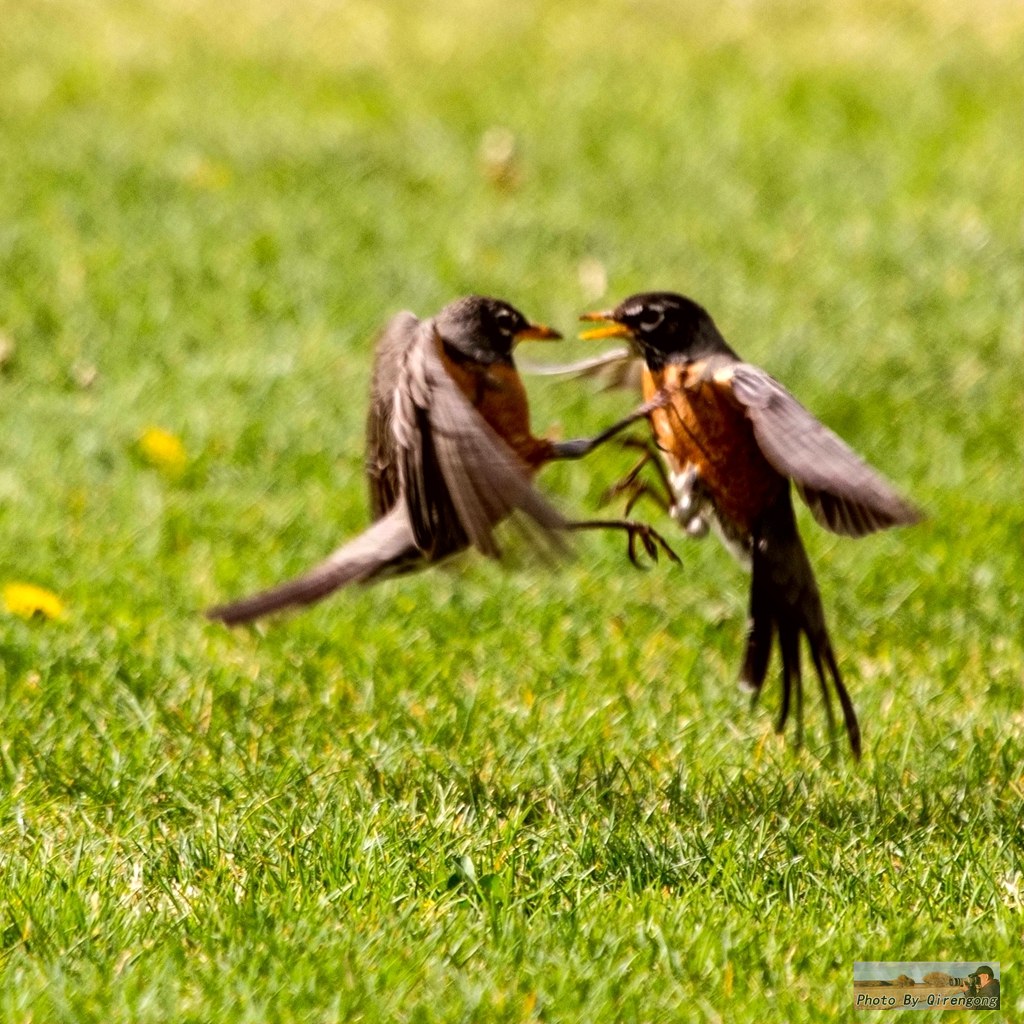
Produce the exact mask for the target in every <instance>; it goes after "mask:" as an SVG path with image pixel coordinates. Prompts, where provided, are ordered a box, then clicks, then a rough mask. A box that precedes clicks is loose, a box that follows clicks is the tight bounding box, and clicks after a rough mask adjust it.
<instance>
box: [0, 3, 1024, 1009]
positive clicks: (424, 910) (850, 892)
mask: <svg viewBox="0 0 1024 1024" xmlns="http://www.w3.org/2000/svg"><path fill="white" fill-rule="evenodd" d="M680 6H682V5H677V4H674V3H667V2H666V3H660V2H651V3H644V4H626V3H617V2H616V3H608V4H604V5H595V4H593V3H584V2H582V0H571V2H567V3H563V4H558V5H554V4H552V5H542V4H526V5H515V4H508V3H506V4H500V3H496V2H494V0H477V2H475V3H472V4H469V5H461V4H455V3H444V2H439V3H433V4H430V5H422V4H414V3H412V2H408V0H400V2H395V3H392V4H388V5H380V4H376V3H371V2H369V0H365V2H364V0H357V2H354V3H351V4H345V5H337V7H334V6H330V5H315V4H312V3H309V4H306V3H300V4H284V3H280V2H279V0H258V2H256V3H254V4H250V5H229V4H227V3H223V2H221V0H212V2H208V3H204V4H193V5H184V4H176V3H165V2H159V0H150V2H143V0H110V2H103V3H87V2H85V0H80V2H72V0H67V2H52V3H48V2H43V0H13V2H8V3H7V4H6V5H5V7H4V14H3V22H4V28H3V31H2V32H0V154H2V159H0V335H2V336H3V338H4V339H6V341H5V342H4V343H3V344H0V352H4V353H6V354H5V355H3V356H0V363H2V368H0V584H2V583H5V582H8V581H16V580H20V581H28V582H34V583H37V584H39V585H42V586H45V587H48V588H50V589H51V590H53V591H54V592H56V593H57V594H58V595H59V596H60V598H61V599H62V600H63V601H64V603H65V605H66V607H67V614H66V616H65V618H64V619H63V620H59V621H49V622H43V621H29V622H24V621H22V620H20V619H17V618H15V617H13V616H10V615H3V616H0V649H2V661H0V851H2V852H0V863H2V865H3V871H2V879H0V910H2V916H0V1020H4V1021H7V1020H10V1021H18V1022H28V1021H33V1022H36V1021H38V1022H44V1021H45V1022H50V1021H159V1020H177V1021H209V1020H227V1021H251V1022H263V1021H295V1020H303V1021H330V1020H337V1021H347V1020H365V1021H385V1020H403V1021H416V1022H432V1021H456V1020H464V1021H468V1020H478V1021H485V1020H486V1021H490V1020H497V1021H535V1020H544V1021H611V1020H643V1021H655V1020H666V1021H667V1020H673V1021H674V1020H696V1021H729V1022H733V1021H751V1022H753V1021H758V1022H760V1021H767V1020H773V1021H774V1020H779V1021H781V1020H791V1021H797V1020H800V1021H803V1020H807V1021H832V1020H835V1019H838V1018H843V1017H844V1016H845V1017H847V1018H852V1017H853V1016H854V1014H853V1013H852V1011H848V1009H847V1008H848V1006H849V1004H850V996H851V980H852V962H853V961H854V960H884V959H899V960H906V959H915V958H916V959H928V960H941V959H950V960H959V959H964V958H971V957H979V958H984V959H993V960H999V961H1001V963H1002V969H1003V978H1004V986H1003V990H1004V1001H1005V1003H1006V1005H1007V1007H1008V1008H1007V1010H1006V1011H1005V1012H1004V1014H1003V1018H1002V1019H1005V1020H1008V1021H1012V1020H1019V1019H1021V1018H1022V1017H1024V997H1022V996H1021V994H1020V993H1021V984H1020V978H1019V970H1018V968H1019V965H1020V960H1021V958H1020V955H1019V951H1020V948H1021V942H1022V939H1024V926H1022V920H1024V916H1022V914H1021V901H1022V886H1024V861H1022V853H1021V850H1022V848H1024V835H1022V826H1021V820H1022V817H1024V741H1022V738H1021V737H1022V731H1024V712H1022V701H1021V684H1022V671H1021V666H1022V664H1024V642H1022V638H1021V633H1022V631H1021V620H1022V600H1021V584H1020V581H1021V579H1024V554H1022V543H1021V542H1022V525H1024V524H1022V513H1021V490H1020V489H1021V466H1022V461H1024V452H1022V441H1021V429H1020V424H1021V416H1022V412H1024V410H1022V403H1021V397H1020V396H1021V371H1020V358H1021V334H1022V326H1024V317H1022V313H1021V309H1022V306H1021V299H1022V293H1024V289H1022V287H1021V265H1022V264H1021V256H1022V254H1021V246H1020V182H1021V180H1022V170H1024V166H1022V160H1021V156H1020V152H1019V150H1020V147H1019V143H1018V139H1019V128H1020V124H1019V121H1020V118H1019V106H1020V104H1019V85H1020V76H1021V71H1022V67H1024V62H1022V56H1024V18H1022V17H1021V15H1020V11H1019V8H1018V7H1017V5H1015V4H1013V3H1011V2H1009V0H1007V2H1005V3H1003V2H999V0H983V2H981V3H980V4H976V5H971V11H972V13H967V7H966V6H964V5H961V4H954V3H952V2H944V0H937V2H932V3H923V2H920V3H919V2H913V0H903V2H900V3H876V2H873V0H855V2H854V3H852V4H844V5H841V7H840V5H824V4H822V5H813V4H807V3H802V2H795V0H794V2H787V3H784V4H778V5H774V4H773V5H771V7H770V9H769V7H768V5H758V4H750V5H734V6H729V5H721V4H718V5H712V6H709V7H707V8H706V9H705V8H703V7H699V6H697V5H694V6H693V7H687V8H686V10H682V11H681V10H679V9H678V8H679V7H680ZM237 7H242V8H243V9H242V10H239V9H237ZM961 8H963V10H961ZM426 9H429V13H425V10H426ZM495 127H501V128H505V129H507V130H509V131H511V132H512V133H513V134H514V136H515V139H516V142H517V165H516V181H515V182H514V183H513V185H512V187H509V188H505V187H500V186H498V185H495V184H494V182H493V181H491V180H490V178H489V177H488V175H487V173H486V169H485V168H484V167H483V166H482V164H481V158H480V147H481V142H482V139H483V138H484V136H485V134H486V133H487V132H488V130H490V129H492V128H495ZM595 263H596V264H599V265H600V267H601V268H603V271H604V272H605V273H606V275H607V289H606V291H605V292H604V293H602V294H596V291H597V289H595V288H594V287H593V285H592V284H588V283H587V280H588V276H587V274H586V273H581V267H582V268H584V269H585V268H586V267H587V266H590V267H591V270H590V275H589V276H590V278H592V277H593V276H594V269H593V264H595ZM597 276H600V275H599V274H598V275H597ZM599 287H600V286H599V285H598V288H599ZM652 287H669V288H674V289H677V290H682V291H685V292H687V293H689V294H691V295H693V296H694V297H696V298H697V299H699V300H700V301H702V302H703V303H704V304H705V305H707V306H708V307H709V308H710V309H711V311H712V312H713V314H714V315H715V316H716V319H717V320H718V322H719V324H720V326H721V327H722V328H723V330H724V332H725V333H726V336H727V337H728V338H729V339H730V340H731V341H732V342H733V344H734V345H735V346H736V347H737V348H738V349H739V351H740V352H741V353H742V354H743V355H744V356H745V357H747V358H749V359H751V360H752V361H756V362H758V363H760V364H762V365H764V366H766V367H767V368H769V369H770V370H771V371H772V372H773V373H775V374H776V375H777V376H779V377H780V378H782V379H783V380H784V381H786V383H787V384H788V385H789V386H790V387H791V388H792V389H793V390H794V391H795V392H796V393H797V394H798V395H799V396H800V397H801V399H802V400H804V402H805V403H806V404H808V405H809V406H810V407H811V408H812V409H814V410H815V411H816V412H817V413H818V414H819V415H820V416H821V417H822V418H823V419H824V420H825V421H826V422H828V423H829V424H830V425H832V426H833V427H834V428H836V429H837V430H839V431H840V432H841V433H842V434H843V435H844V436H845V437H847V438H848V439H849V440H850V441H851V443H853V444H854V445H855V446H856V447H857V448H858V449H859V450H861V451H863V452H864V453H865V454H867V455H868V456H869V457H870V458H871V459H872V460H873V461H874V462H875V463H876V464H877V465H878V466H880V467H881V468H882V469H883V470H884V471H885V472H886V473H887V474H888V475H889V476H891V477H892V478H893V479H894V480H895V481H897V482H898V483H899V485H900V486H901V487H902V488H903V489H905V490H906V491H907V492H908V493H909V494H911V495H912V496H913V497H914V498H915V499H916V500H917V501H919V502H920V503H921V504H922V505H923V506H924V507H925V508H926V509H927V510H928V513H929V520H928V521H927V523H925V524H924V525H922V526H920V527H916V528H914V529H912V530H904V531H899V532H897V533H893V534H892V535H885V536H879V537H874V538H871V539H868V540H865V541H861V542H857V543H854V542H848V541H843V540H839V539H836V538H832V537H829V536H827V535H825V534H824V533H822V532H821V531H820V530H818V529H816V528H815V527H814V526H813V524H812V523H811V521H810V518H809V517H808V516H806V515H804V514H801V524H802V526H803V532H804V535H805V540H806V543H807V545H808V548H809V550H810V552H811V557H812V560H813V562H814V564H815V566H816V569H817V572H818V575H819V581H820V584H821V587H822V591H823V595H824V599H825V603H826V608H827V612H828V615H829V619H830V623H831V626H832V630H833V633H834V638H835V641H836V646H837V649H838V652H839V657H840V661H841V664H842V666H843V669H844V671H845V673H846V675H847V681H848V683H849V685H850V688H851V690H852V691H853V694H854V698H855V701H856V703H857V706H858V708H859V710H860V713H861V718H862V721H863V723H864V728H865V741H866V753H865V758H864V761H863V763H862V764H860V765H855V764H853V763H852V762H851V761H850V760H849V759H848V758H845V757H832V756H830V755H829V754H828V746H827V735H826V732H825V729H824V722H823V719H824V716H823V714H822V710H821V708H820V704H819V701H818V698H817V695H816V693H815V692H813V691H811V693H810V699H809V701H808V737H807V747H806V748H805V750H804V751H802V752H798V751H795V750H793V748H792V745H791V744H787V743H785V742H784V741H781V740H779V739H778V738H777V737H776V736H775V735H774V733H773V731H772V723H773V715H774V711H775V708H776V707H777V701H778V685H777V682H775V681H774V676H773V683H772V686H771V688H770V689H769V691H768V693H766V695H765V700H764V704H763V706H762V707H760V708H758V709H757V710H756V711H755V712H754V713H751V712H750V711H749V710H748V708H747V706H746V702H745V699H744V698H743V696H742V695H741V694H739V693H738V692H737V690H736V688H735V686H734V682H733V680H734V675H735V672H736V668H737V665H738V660H739V656H740V651H741V640H742V631H743V625H744V614H745V600H746V595H745V588H746V580H745V578H744V577H743V575H742V573H741V572H740V571H739V570H738V569H737V568H736V566H735V565H734V564H733V563H732V562H731V561H730V559H729V556H728V555H727V554H726V553H725V552H724V551H722V550H721V549H720V547H719V546H717V545H716V544H714V543H713V542H709V543H706V544H697V543H689V542H686V541H685V540H684V539H683V538H681V537H680V538H679V544H678V547H679V549H680V550H681V552H682V554H683V555H684V558H685V564H684V566H683V567H682V568H676V567H672V566H667V565H661V566H659V567H658V568H657V569H655V570H654V571H651V572H649V573H646V574H641V573H637V572H634V571H632V570H631V569H630V568H629V567H628V565H627V564H626V563H625V560H624V558H623V551H622V545H621V544H620V541H619V540H618V539H617V538H600V537H587V538H585V539H583V540H582V541H581V542H580V544H579V546H578V551H577V557H576V559H575V560H574V561H573V562H572V563H570V564H569V565H568V566H566V567H564V568H563V569H560V570H559V571H554V572H553V571H549V570H546V569H545V568H544V567H543V566H540V565H538V564H536V563H535V562H532V561H531V560H530V559H529V558H527V557H522V556H517V557H514V558H513V559H512V562H511V565H510V566H509V567H507V568H503V567H497V566H493V565H490V564H485V563H483V562H482V561H481V560H479V559H474V558H472V557H468V558H466V559H464V560H462V561H461V562H460V563H459V564H458V565H456V566H454V567H451V568H448V569H445V570H442V571H435V572H433V573H429V574H424V575H422V576H419V577H415V578H410V579H407V580H403V581H401V582H397V583H390V584H386V585H384V586H381V587H379V588H376V589H371V590H365V591H355V592H351V593H346V594H344V595H342V596H340V597H338V598H337V599H335V600H333V601H331V602H328V603H326V604H324V605H321V606H319V607H317V608H315V609H313V610H311V611H310V612H308V613H307V614H304V615H301V616H295V617H292V618H289V619H286V620H280V621H277V622H274V623H272V624H271V625H269V626H267V627H266V628H265V629H264V628H261V629H260V630H259V631H242V632H237V633H231V632H228V631H226V630H223V629H220V628H217V627H215V626H213V625H210V624H207V623H205V622H204V621H203V620H202V618H201V617H200V615H199V614H198V612H199V610H200V609H202V608H203V607H204V606H206V605H208V604H210V603H212V602H214V601H217V600H222V599H225V598H227V597H229V596H234V595H237V594H241V593H242V592H244V591H246V590H247V589H250V588H254V587H258V586H261V585H264V584H267V583H269V582H272V581H275V580H277V579H280V578H282V577H283V576H284V575H285V574H286V573H289V572H292V571H295V570H298V569H300V568H302V567H304V566H305V565H307V564H308V563H310V562H312V561H313V560H314V559H316V558H318V557H319V556H321V555H322V554H323V553H325V552H326V551H327V550H329V549H330V548H331V547H332V545H334V544H335V543H336V542H337V541H338V539H339V538H340V537H342V536H345V535H349V534H352V533H354V532H355V531H357V530H358V529H360V527H361V526H362V524H363V523H364V522H365V519H366V512H365V494H364V491H365V488H364V485H363V482H362V479H361V446H362V436H361V435H362V422H363V416H364V405H365V402H364V393H365V386H366V380H367V376H368V372H369V359H370V348H371V344H372V337H373V333H374V331H375V329H376V328H377V327H378V326H379V324H380V323H381V322H382V321H383V319H384V318H385V317H386V316H387V315H389V314H390V313H391V312H393V311H395V310H398V309H400V308H412V309H414V310H417V311H419V312H420V313H423V314H428V313H430V312H432V311H434V310H436V309H437V308H438V307H439V306H440V305H441V304H443V303H444V302H445V301H447V300H448V299H450V298H452V297H454V296H456V295H459V294H462V293H465V292H468V291H471V290H474V291H483V292H491V293H496V294H499V295H502V296H505V297H508V298H510V299H512V300H513V301H515V302H516V303H517V304H518V305H520V306H522V308H523V309H524V310H525V311H526V312H527V313H528V314H529V315H531V316H534V317H537V318H540V319H545V320H548V321H550V322H553V323H555V324H556V325H560V326H561V327H562V328H563V329H564V330H567V331H570V330H571V329H572V324H573V322H574V318H575V316H576V315H577V314H578V313H579V312H580V311H582V310H584V309H588V308H594V307H595V306H600V305H602V304H606V303H607V302H608V301H609V300H614V299H617V298H621V297H622V296H624V295H626V294H628V293H629V292H631V291H634V290H637V289H641V288H652ZM584 351H586V349H585V347H584V346H583V345H579V346H577V345H576V344H575V343H570V344H568V345H566V346H565V347H564V348H563V350H562V352H563V353H564V354H566V355H574V354H580V353H582V352H584ZM543 354H545V355H546V354H547V353H543ZM530 389H531V396H532V398H533V401H534V415H535V421H536V424H537V425H538V428H545V427H547V425H548V424H552V425H554V426H555V427H557V428H558V429H559V430H561V432H562V433H564V434H566V435H572V434H576V433H583V432H590V431H593V430H594V429H596V428H597V427H598V426H600V425H603V424H605V423H607V422H609V421H610V420H611V419H612V418H613V417H616V416H617V415H618V414H619V413H620V412H621V411H622V410H623V409H624V407H625V404H624V400H623V399H621V398H617V397H614V396H608V395H600V394H594V393H591V392H590V391H589V390H588V389H587V388H586V387H582V386H578V385H575V384H571V383H570V384H566V383H564V382H556V381H551V380H547V379H544V380H536V381H531V382H530ZM150 425H158V426H161V427H163V428H166V429H168V430H171V431H173V432H175V433H177V434H178V435H180V436H181V438H182V439H183V441H184V443H185V446H186V449H187V452H188V455H189V462H188V466H187V468H186V470H185V472H184V473H183V474H181V475H180V476H177V477H175V476H172V475H169V474H165V473H161V472H160V471H159V470H157V469H155V468H153V467H152V466H150V465H148V464H147V463H146V462H145V460H144V459H142V458H140V456H139V453H138V449H137V442H138V438H139V436H140V435H141V433H142V432H143V431H144V430H145V429H146V428H147V427H148V426H150ZM623 458H624V457H623V456H619V455H616V454H614V453H606V454H604V455H602V456H600V457H598V458H595V459H593V460H592V461H590V462H589V463H586V464H584V465H581V466H580V465H577V466H572V467H569V466H562V467H553V468H552V469H550V470H549V471H547V472H546V474H545V475H544V477H543V480H542V483H543V486H544V487H545V489H546V490H548V491H549V492H550V493H551V494H552V495H554V496H555V498H556V500H558V501H559V502H560V504H562V505H563V506H564V507H565V508H568V509H573V510H581V511H586V510H588V509H593V508H594V507H595V505H596V501H597V497H598V495H599V494H600V492H601V490H602V488H603V487H604V486H605V485H606V484H607V483H609V482H610V481H611V480H612V479H614V478H615V476H616V474H617V472H618V471H619V470H620V468H621V466H622V465H623ZM661 525H662V526H664V527H665V528H666V530H669V529H671V524H667V523H661ZM998 1016H999V1015H998V1014H990V1015H989V1016H988V1017H983V1018H980V1019H995V1018H997V1017H998ZM928 1019H931V1015H930V1014H927V1013H926V1014H921V1015H919V1016H916V1017H915V1018H914V1020H915V1021H917V1020H928Z"/></svg>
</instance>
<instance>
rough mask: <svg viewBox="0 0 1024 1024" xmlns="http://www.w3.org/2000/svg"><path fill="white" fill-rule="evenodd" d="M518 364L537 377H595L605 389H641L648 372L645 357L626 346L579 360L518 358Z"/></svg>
mask: <svg viewBox="0 0 1024 1024" xmlns="http://www.w3.org/2000/svg"><path fill="white" fill-rule="evenodd" d="M516 364H517V365H518V366H519V368H520V370H522V371H523V372H524V373H528V374H531V375H533V376H537V377H581V378H584V379H589V380H595V381H597V382H598V383H599V384H600V385H601V388H602V390H603V391H613V390H618V389H622V390H625V391H636V392H639V391H640V389H641V387H642V380H643V372H644V361H643V359H642V357H640V356H638V355H637V354H636V353H635V352H633V351H632V350H631V349H629V348H626V347H624V346H623V347H621V348H613V349H609V350H608V351H607V352H602V353H601V354H600V355H597V356H590V357H589V358H588V359H580V360H579V361H578V362H575V363H534V362H526V361H524V360H522V359H517V360H516Z"/></svg>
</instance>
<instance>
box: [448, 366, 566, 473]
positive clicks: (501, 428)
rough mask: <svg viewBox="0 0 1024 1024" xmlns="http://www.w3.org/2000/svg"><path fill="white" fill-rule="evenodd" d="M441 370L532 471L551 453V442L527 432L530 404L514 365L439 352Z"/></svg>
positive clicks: (528, 430) (528, 428)
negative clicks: (464, 358)
mask: <svg viewBox="0 0 1024 1024" xmlns="http://www.w3.org/2000/svg"><path fill="white" fill-rule="evenodd" d="M442 359H443V360H444V365H445V369H446V370H447V371H448V373H449V375H450V376H451V378H452V380H453V381H454V382H455V384H456V386H457V387H458V388H459V390H460V391H461V392H462V393H463V394H464V395H465V396H466V398H468V399H469V401H470V402H471V403H472V404H473V407H474V408H475V409H476V411H477V412H478V413H480V415H481V416H482V417H483V418H484V420H485V421H486V422H487V424H488V425H489V426H490V428H491V429H492V430H493V431H494V432H495V433H496V434H497V435H498V436H499V437H500V438H502V440H504V442H505V443H506V444H507V445H508V446H509V447H510V448H511V449H512V450H513V451H514V452H515V453H516V455H518V456H519V458H520V459H521V460H522V462H523V463H524V464H525V465H526V466H527V467H528V468H529V470H530V471H531V473H532V472H536V470H538V469H539V468H540V467H541V466H542V465H543V464H544V463H545V462H546V461H547V460H548V459H549V458H550V457H551V456H550V453H551V442H550V441H546V440H544V439H543V438H539V437H534V436H533V434H532V433H531V432H530V406H529V402H528V400H527V397H526V389H525V388H524V387H523V381H522V378H521V377H520V376H519V372H518V371H517V370H516V368H515V367H514V366H511V365H509V364H507V363H492V364H491V365H490V366H485V365H483V364H482V363H474V362H471V361H469V360H455V359H452V358H451V356H449V354H448V353H447V352H444V351H442Z"/></svg>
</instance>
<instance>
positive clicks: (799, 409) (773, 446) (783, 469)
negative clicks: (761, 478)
mask: <svg viewBox="0 0 1024 1024" xmlns="http://www.w3.org/2000/svg"><path fill="white" fill-rule="evenodd" d="M713 379H714V381H715V383H716V384H717V385H718V386H720V387H722V386H724V387H727V388H728V389H729V391H730V393H731V395H732V397H733V398H734V399H735V400H736V401H737V402H738V403H739V404H740V405H741V406H743V408H744V410H745V411H746V414H747V417H748V418H749V419H750V422H751V425H752V426H753V428H754V437H755V438H756V439H757V443H758V445H759V446H760V448H761V451H762V452H763V453H764V456H765V458H766V459H767V460H768V461H769V462H770V463H771V465H772V466H773V467H774V468H775V469H776V470H778V472H780V473H782V474H783V475H784V476H788V477H791V478H792V479H793V482H794V483H795V484H796V487H797V490H798V491H799V492H800V496H801V497H802V498H803V500H804V501H805V502H806V503H807V507H808V508H809V509H810V510H811V513H812V514H813V516H814V518H815V519H816V520H817V521H818V522H819V523H820V524H821V525H822V526H824V527H825V528H826V529H828V530H831V531H832V532H833V533H838V534H843V535H845V536H848V537H862V536H864V535H865V534H868V533H872V532H873V531H875V530H884V529H886V528H887V527H890V526H900V525H905V524H910V523H916V522H919V521H920V520H921V518H922V514H921V512H920V511H919V510H918V509H917V508H915V507H914V506H913V505H911V504H910V502H908V501H907V500H906V499H905V498H903V497H902V496H901V495H900V494H898V493H897V492H896V490H895V489H894V488H893V486H892V485H891V484H890V483H889V482H888V481H887V480H886V479H885V478H884V477H882V476H881V474H879V473H877V472H876V471H875V470H874V469H872V468H871V466H869V465H868V464H867V463H866V462H865V461H864V460H863V459H862V458H861V457H860V456H859V455H858V454H857V453H856V452H855V451H853V449H852V448H850V447H849V445H847V444H846V442H845V441H843V440H842V439H840V438H839V437H838V436H837V435H836V434H834V433H832V431H831V430H829V429H828V427H826V426H825V425H824V424H823V423H820V422H819V421H818V420H816V419H815V418H814V416H812V415H811V413H810V412H808V411H807V409H805V408H804V407H803V406H802V405H801V404H800V403H799V402H798V401H797V400H796V399H795V398H794V397H793V395H791V394H790V393H789V392H788V391H787V390H786V389H785V388H784V387H783V386H782V385H781V384H780V383H779V382H778V381H777V380H775V379H774V378H773V377H771V376H769V375H768V374H767V373H765V371H764V370H761V369H759V368H758V367H756V366H751V365H750V364H749V363H733V364H731V365H730V366H728V367H725V368H723V369H722V370H720V371H719V372H718V373H716V374H715V375H714V378H713Z"/></svg>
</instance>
